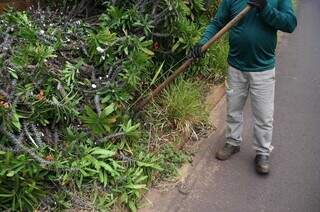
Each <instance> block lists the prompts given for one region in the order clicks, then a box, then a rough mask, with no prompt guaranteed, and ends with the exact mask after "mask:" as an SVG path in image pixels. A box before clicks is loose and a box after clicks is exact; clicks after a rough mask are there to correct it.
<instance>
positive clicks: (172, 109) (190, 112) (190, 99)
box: [155, 79, 207, 126]
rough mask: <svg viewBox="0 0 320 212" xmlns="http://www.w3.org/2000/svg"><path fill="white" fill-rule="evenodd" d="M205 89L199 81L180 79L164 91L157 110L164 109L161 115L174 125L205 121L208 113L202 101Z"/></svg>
mask: <svg viewBox="0 0 320 212" xmlns="http://www.w3.org/2000/svg"><path fill="white" fill-rule="evenodd" d="M203 91H204V89H203V87H202V85H201V84H200V83H199V82H191V81H186V80H183V79H180V80H178V81H177V82H176V83H175V84H173V85H171V86H170V87H169V88H168V89H167V90H166V91H165V92H164V94H163V96H162V98H161V99H160V100H159V103H156V104H155V107H156V110H160V111H162V113H161V116H163V117H166V118H167V119H168V120H169V121H170V122H171V123H172V124H174V125H181V126H184V125H186V124H189V123H191V124H197V123H200V122H205V120H206V118H207V113H206V111H205V107H204V105H203V102H202V96H203ZM160 108H161V109H160Z"/></svg>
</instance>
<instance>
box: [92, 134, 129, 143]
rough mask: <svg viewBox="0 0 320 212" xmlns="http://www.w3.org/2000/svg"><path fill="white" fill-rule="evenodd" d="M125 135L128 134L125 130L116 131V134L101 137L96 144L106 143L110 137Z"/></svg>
mask: <svg viewBox="0 0 320 212" xmlns="http://www.w3.org/2000/svg"><path fill="white" fill-rule="evenodd" d="M125 135H126V133H125V132H118V133H114V134H111V135H108V136H106V137H104V138H101V139H99V140H98V141H96V142H95V143H94V144H95V145H100V144H102V143H104V142H106V141H108V140H110V139H112V138H119V137H123V136H125Z"/></svg>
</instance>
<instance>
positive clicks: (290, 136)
mask: <svg viewBox="0 0 320 212" xmlns="http://www.w3.org/2000/svg"><path fill="white" fill-rule="evenodd" d="M297 16H298V27H297V29H296V31H295V33H294V34H290V35H284V36H282V38H281V42H280V45H279V49H278V65H277V75H276V80H277V81H276V100H275V101H276V104H275V123H274V125H275V129H274V139H273V145H274V147H275V149H274V151H273V154H272V157H271V162H272V167H271V174H270V175H269V176H267V177H262V176H258V175H257V174H256V173H255V171H254V166H253V159H254V156H255V153H254V151H253V149H252V142H251V139H252V120H251V116H250V115H251V110H250V105H249V104H247V106H246V113H245V117H246V125H245V132H244V143H243V145H242V146H241V151H240V153H238V154H237V155H235V156H234V157H232V158H231V160H228V161H225V162H221V161H217V160H216V159H215V158H214V155H213V153H214V152H215V151H216V150H217V148H218V147H220V146H221V145H222V144H223V142H224V132H223V131H224V129H223V126H224V122H223V120H224V116H225V109H224V107H225V106H224V104H223V102H222V103H221V105H220V109H218V112H217V113H218V114H216V116H215V118H216V121H217V120H218V121H219V120H220V121H219V123H217V125H218V126H222V129H220V130H217V132H216V133H215V134H214V135H213V136H211V137H210V138H209V139H208V141H207V143H208V145H207V147H205V148H204V149H203V150H202V152H201V153H199V154H200V155H201V156H200V159H198V162H196V164H194V165H193V167H191V169H189V172H190V173H189V174H190V176H189V181H190V183H189V184H190V185H189V187H190V188H189V192H186V194H181V192H178V191H177V189H173V190H172V191H170V192H167V193H161V194H159V193H157V192H154V193H152V192H151V194H150V195H149V196H148V198H150V200H151V201H152V205H153V206H152V207H149V208H145V209H143V210H142V211H156V212H161V211H163V212H170V211H181V212H187V211H190V212H242V211H243V212H262V211H263V212H286V211H288V212H320V0H300V4H299V6H298V12H297ZM221 120H222V121H221ZM221 123H222V124H221ZM208 149H209V150H210V151H208Z"/></svg>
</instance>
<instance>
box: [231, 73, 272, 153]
mask: <svg viewBox="0 0 320 212" xmlns="http://www.w3.org/2000/svg"><path fill="white" fill-rule="evenodd" d="M274 90H275V69H272V70H268V71H263V72H241V71H239V70H237V69H235V68H233V67H229V71H228V80H227V120H226V121H227V128H226V139H227V143H229V144H231V145H234V146H239V145H240V143H241V142H242V130H243V108H244V105H245V103H246V101H247V98H248V96H249V95H250V100H251V107H252V113H253V120H254V127H253V144H254V148H255V150H256V151H257V154H263V155H269V154H270V152H271V151H272V149H273V147H272V145H271V143H272V130H273V111H274Z"/></svg>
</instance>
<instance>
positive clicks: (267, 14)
mask: <svg viewBox="0 0 320 212" xmlns="http://www.w3.org/2000/svg"><path fill="white" fill-rule="evenodd" d="M260 15H261V17H262V19H263V20H264V21H265V23H267V24H268V25H269V26H271V27H274V28H275V29H277V30H281V31H283V32H290V33H291V32H293V31H294V29H295V28H296V26H297V18H296V16H295V14H294V11H293V8H292V2H291V0H279V2H278V8H274V7H272V6H271V5H270V4H269V3H267V4H266V6H265V8H264V9H263V10H262V11H261V12H260Z"/></svg>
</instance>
